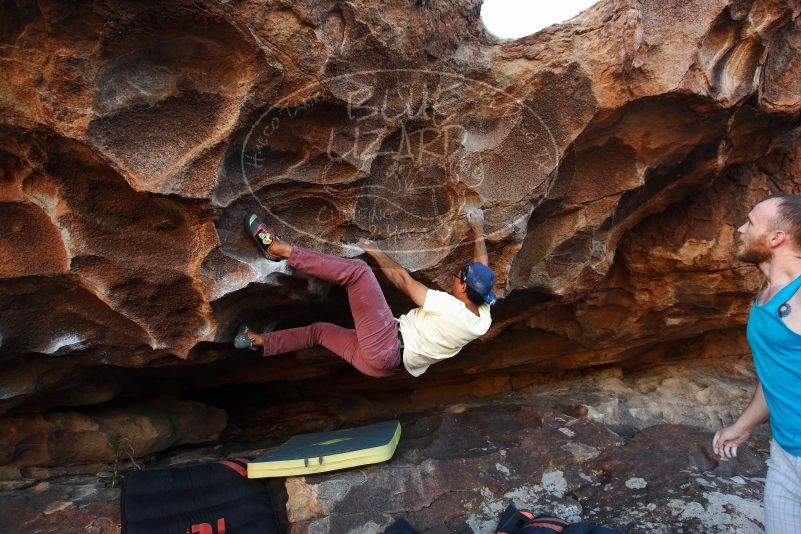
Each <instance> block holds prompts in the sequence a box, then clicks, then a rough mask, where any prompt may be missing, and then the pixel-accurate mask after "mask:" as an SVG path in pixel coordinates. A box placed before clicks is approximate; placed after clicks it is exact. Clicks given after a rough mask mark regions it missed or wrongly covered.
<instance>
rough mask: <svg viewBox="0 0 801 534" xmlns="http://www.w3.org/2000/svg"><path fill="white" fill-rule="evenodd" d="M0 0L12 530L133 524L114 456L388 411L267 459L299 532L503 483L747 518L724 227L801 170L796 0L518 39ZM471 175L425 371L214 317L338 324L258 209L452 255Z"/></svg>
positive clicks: (472, 31)
mask: <svg viewBox="0 0 801 534" xmlns="http://www.w3.org/2000/svg"><path fill="white" fill-rule="evenodd" d="M0 6H1V7H0V10H1V11H2V17H1V19H2V24H0V45H1V48H0V50H2V56H0V57H2V65H3V72H4V76H2V77H0V97H1V98H0V223H2V226H3V228H5V229H6V231H5V232H3V233H2V234H1V235H0V362H2V366H0V420H2V425H3V428H4V429H5V430H4V432H3V433H2V436H0V489H2V492H0V517H2V518H3V519H0V526H2V530H3V531H4V532H51V531H54V529H57V528H59V526H60V525H62V526H63V525H65V524H72V525H78V526H80V527H81V528H82V529H83V530H86V531H87V532H103V533H105V532H118V531H119V529H120V518H119V510H118V499H119V487H118V484H117V482H118V475H119V472H120V471H121V470H124V469H129V468H136V467H137V466H142V465H144V466H158V465H167V464H174V463H181V462H185V461H189V460H210V459H219V458H224V457H227V456H230V455H232V454H245V455H253V454H256V453H258V452H259V451H264V450H267V449H269V448H270V447H272V446H274V445H276V444H278V443H280V442H281V441H282V440H284V439H286V438H287V437H289V436H291V435H294V434H297V433H300V432H305V431H315V430H326V429H334V428H340V427H343V426H347V425H352V424H358V423H365V422H371V421H375V420H378V419H383V418H389V417H398V418H400V419H401V421H402V423H403V425H404V438H403V440H402V442H401V445H400V447H399V450H398V453H397V454H396V457H395V458H394V459H393V460H392V461H391V462H389V463H387V464H382V465H380V466H375V467H371V468H366V469H361V470H356V471H353V472H343V473H339V474H336V473H335V474H331V475H320V476H318V477H306V478H304V477H297V478H290V479H287V480H286V481H280V482H278V483H276V491H277V492H278V494H280V495H281V497H280V498H281V501H282V506H281V508H282V510H285V511H286V518H285V520H286V522H287V525H288V527H289V528H290V529H291V531H292V532H336V533H340V532H351V531H353V532H356V531H358V532H380V531H381V530H382V529H383V528H384V527H385V526H386V525H388V524H389V522H390V521H391V519H392V518H393V517H395V516H397V515H404V516H407V517H409V518H410V520H413V524H415V525H416V526H418V528H420V529H422V530H423V531H425V532H462V531H464V532H489V531H490V530H491V528H492V526H493V525H491V523H492V521H493V520H494V519H495V518H497V515H498V513H499V512H500V511H502V509H503V507H504V506H505V504H508V503H509V502H515V503H517V504H519V505H523V506H528V507H529V508H532V507H534V506H539V507H541V508H542V511H546V510H550V511H556V512H558V513H561V514H563V515H564V516H566V517H584V518H588V519H594V520H597V521H599V522H604V523H606V524H608V525H609V526H615V527H618V528H622V529H624V530H626V531H627V532H681V531H683V532H698V531H705V532H757V531H759V528H761V521H762V519H761V515H760V514H761V509H760V498H761V490H762V484H763V482H764V480H763V478H764V472H765V466H764V458H765V456H766V453H767V439H768V435H769V434H768V430H767V429H762V430H761V431H760V433H758V434H757V435H756V436H755V437H754V438H753V441H752V443H751V447H750V449H747V451H746V452H745V453H744V455H743V457H742V458H741V459H740V460H738V461H737V462H722V461H719V460H717V459H715V458H714V457H713V456H712V454H711V450H710V448H709V447H708V442H709V440H710V439H711V435H712V431H713V430H714V429H715V428H717V427H719V426H720V425H722V424H725V423H728V422H730V421H732V420H733V419H734V418H735V417H736V416H737V415H738V414H739V410H740V409H741V408H742V407H743V406H744V405H745V404H746V403H747V401H748V398H749V391H750V388H751V387H752V383H753V376H752V373H753V371H752V367H751V365H750V355H749V351H748V347H747V344H746V342H745V337H744V325H745V322H746V319H747V313H748V307H749V305H750V302H751V299H752V297H753V294H754V293H755V291H756V290H757V288H758V286H759V284H760V276H759V273H758V272H757V271H756V270H755V269H754V268H753V267H751V266H748V265H745V264H742V263H740V262H738V261H737V260H735V258H734V251H735V248H736V228H737V227H738V226H739V225H740V224H741V222H742V220H743V219H744V218H745V215H746V214H747V212H748V211H749V210H750V208H751V207H752V206H753V205H754V204H755V203H756V202H757V201H759V200H761V199H762V198H764V197H765V196H767V195H769V194H771V193H775V192H788V193H799V192H801V185H800V184H801V182H800V181H799V178H798V177H799V176H800V175H801V172H800V171H801V157H799V156H801V152H799V150H800V149H799V143H798V138H799V135H801V129H800V128H799V127H800V126H801V119H800V117H799V110H801V89H800V88H801V84H800V83H799V81H801V68H799V65H801V63H800V62H799V49H800V48H801V29H800V28H799V24H801V22H799V18H798V16H799V10H800V9H801V8H799V6H798V4H797V3H795V2H791V1H789V0H737V1H728V0H721V1H720V2H714V3H713V2H707V1H701V0H698V1H678V0H663V1H654V0H615V1H613V0H602V1H601V2H599V3H597V4H596V5H595V6H593V7H592V8H590V9H588V10H587V11H585V12H583V13H582V14H581V15H580V16H578V17H576V18H575V19H572V20H570V21H568V22H566V23H563V24H559V25H554V26H551V27H549V28H547V29H545V30H542V31H541V32H538V33H537V34H534V35H531V36H528V37H525V38H521V39H516V40H498V39H496V38H495V37H493V36H492V35H490V34H489V33H487V31H486V29H485V28H484V27H483V25H482V23H481V21H480V17H479V12H480V6H481V2H480V0H443V1H441V2H419V1H418V2H414V1H411V0H410V1H408V2H401V3H397V2H378V3H376V2H365V1H361V0H352V1H348V2H336V3H332V2H320V1H312V0H309V1H303V2H282V1H272V0H270V1H267V2H263V3H261V4H254V3H249V2H223V3H218V2H184V1H182V0H171V1H169V2H158V3H138V2H127V1H122V0H109V1H105V2H78V3H74V4H65V3H62V2H55V1H47V0H44V1H38V2H33V1H28V0H20V1H17V2H2V3H0ZM466 206H478V207H481V208H482V209H483V210H484V212H485V216H486V233H487V248H488V252H489V257H490V263H491V265H492V267H493V269H494V270H495V273H496V275H497V282H496V293H497V294H498V295H499V297H500V299H499V302H498V303H497V304H496V305H495V306H494V307H493V310H492V317H493V324H492V327H491V329H490V331H489V332H488V333H487V334H486V335H485V336H483V337H482V338H481V339H480V340H477V341H475V342H473V343H471V344H470V345H469V346H467V347H466V348H465V349H464V350H463V351H462V352H461V353H460V354H459V355H458V356H457V357H455V358H453V359H451V360H449V361H446V362H443V363H441V364H438V365H437V366H434V367H432V368H431V369H430V370H429V371H428V372H427V373H425V375H423V377H422V378H420V379H413V378H412V377H410V376H404V375H401V374H399V375H398V376H393V377H391V378H387V379H381V380H376V379H372V378H368V377H364V376H361V375H359V374H358V372H356V371H355V370H354V369H352V368H351V367H349V366H348V365H347V364H346V363H345V362H343V361H341V360H339V359H338V358H336V357H335V356H333V355H332V354H331V353H329V352H327V351H326V350H324V349H322V348H316V349H310V350H307V351H301V352H299V353H296V354H290V355H282V356H277V357H273V358H270V359H264V358H260V357H259V356H258V355H257V354H256V353H252V352H250V351H236V350H235V349H234V348H233V347H232V346H231V339H232V338H233V335H234V333H235V331H236V329H237V328H238V326H239V325H240V324H241V323H242V322H243V321H251V322H252V326H253V327H255V328H258V327H260V326H262V325H264V324H266V323H268V322H270V321H274V320H277V321H278V323H279V327H280V328H288V327H293V326H301V325H305V324H309V323H311V322H315V321H325V322H332V323H335V324H339V325H342V326H352V321H351V319H350V314H349V310H348V304H347V297H346V294H345V292H344V290H342V288H340V287H335V286H334V287H332V286H331V285H330V284H327V283H324V282H321V281H319V280H315V279H313V278H311V277H308V276H305V275H303V274H302V273H293V272H292V268H291V267H289V266H288V265H287V264H286V262H284V261H282V262H271V261H268V260H266V259H264V258H262V257H260V256H259V254H258V250H257V248H256V247H255V246H254V245H253V243H252V241H251V240H250V238H249V237H248V236H247V235H245V234H244V232H243V231H242V216H243V214H244V213H245V212H246V211H247V210H255V211H257V212H258V213H260V214H261V215H263V216H265V217H268V218H270V220H271V221H272V222H274V223H275V226H276V229H277V231H278V233H279V235H281V236H282V237H283V238H285V239H287V240H289V241H291V242H293V243H297V244H298V245H300V246H305V247H309V248H313V249H315V250H320V251H323V252H327V253H332V254H338V255H345V256H348V257H356V256H357V255H358V251H356V250H355V249H354V248H353V247H352V246H351V245H352V244H353V243H355V242H356V241H357V240H358V239H359V238H360V237H371V238H373V239H375V240H376V241H377V242H378V243H379V245H380V246H381V247H382V248H383V249H385V250H387V251H389V253H390V254H391V255H392V256H393V257H394V258H395V259H397V261H399V263H401V264H402V265H403V266H404V267H406V268H407V269H408V270H409V271H410V272H411V273H412V274H413V276H414V277H415V278H416V279H418V280H420V281H421V282H423V283H424V284H426V285H427V286H428V287H432V288H435V289H442V290H447V289H448V288H449V287H450V284H451V276H452V274H453V273H454V272H455V271H456V270H458V268H459V266H461V265H462V264H463V263H465V262H466V261H467V260H469V259H470V258H471V254H472V242H471V240H470V238H469V233H468V227H467V224H466V221H465V218H464V209H465V207H466ZM372 265H373V266H374V267H375V265H374V264H372ZM379 281H380V283H381V285H382V287H383V288H384V289H385V294H386V296H387V301H388V303H389V305H390V307H391V308H392V310H393V312H394V313H395V315H396V316H398V315H400V314H401V313H405V312H407V311H408V310H409V309H410V308H411V307H412V303H411V302H410V301H409V300H408V299H407V298H406V297H405V296H404V295H402V294H400V293H399V292H398V291H397V290H395V289H394V288H393V287H391V286H390V284H389V283H388V282H387V280H386V279H385V278H383V277H381V275H379ZM514 421H520V423H521V425H520V426H521V430H520V434H519V435H518V436H517V437H515V436H510V435H509V434H510V433H512V434H513V432H511V431H510V429H513V428H515V424H514ZM666 441H668V442H670V443H673V444H674V445H675V447H674V448H672V449H671V448H664V443H665V442H666ZM653 450H660V451H662V453H661V456H660V457H659V458H654V456H653V454H651V451H653ZM676 465H685V466H686V468H685V469H683V470H682V469H679V470H676V469H675V466H676ZM498 466H500V467H498ZM401 473H403V474H401ZM110 481H114V483H113V484H112V483H111V482H110ZM332 488H334V489H332ZM387 488H392V491H389V490H388V489H387ZM335 490H336V491H335ZM674 490H675V492H674ZM386 491H389V493H386ZM620 508H624V509H625V510H626V513H616V512H619V511H620V510H619V509H620Z"/></svg>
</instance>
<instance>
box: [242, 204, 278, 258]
mask: <svg viewBox="0 0 801 534" xmlns="http://www.w3.org/2000/svg"><path fill="white" fill-rule="evenodd" d="M245 230H246V231H247V232H248V233H249V234H250V235H251V236H253V239H255V240H256V244H257V245H259V250H261V252H262V254H264V255H265V256H267V258H269V259H271V260H280V259H281V258H280V257H277V256H273V255H272V254H270V245H272V244H273V243H274V242H275V241H277V240H280V239H281V238H280V237H278V236H277V235H276V234H275V231H274V230H273V229H272V228H268V227H267V226H266V225H265V224H264V221H262V220H261V219H260V218H259V216H258V215H256V214H255V213H251V212H249V211H248V212H246V213H245Z"/></svg>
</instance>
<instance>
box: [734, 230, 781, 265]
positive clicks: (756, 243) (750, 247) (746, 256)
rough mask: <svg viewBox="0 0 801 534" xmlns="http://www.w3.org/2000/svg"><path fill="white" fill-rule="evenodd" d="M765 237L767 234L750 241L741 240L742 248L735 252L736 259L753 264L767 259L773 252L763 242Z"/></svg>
mask: <svg viewBox="0 0 801 534" xmlns="http://www.w3.org/2000/svg"><path fill="white" fill-rule="evenodd" d="M766 237H767V234H765V235H761V236H759V237H758V238H757V239H754V240H753V242H751V243H747V242H745V241H741V243H742V250H740V251H738V252H737V259H738V260H740V261H743V262H745V263H753V264H755V265H758V264H760V263H765V262H766V261H768V260H769V259H770V258H771V257H772V256H773V253H772V252H771V250H770V248H769V247H768V246H767V245H766V244H765V238H766Z"/></svg>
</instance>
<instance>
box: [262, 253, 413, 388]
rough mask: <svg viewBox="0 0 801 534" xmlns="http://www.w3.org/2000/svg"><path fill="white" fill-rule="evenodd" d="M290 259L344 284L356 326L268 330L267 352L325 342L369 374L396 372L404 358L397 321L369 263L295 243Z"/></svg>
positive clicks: (319, 325) (264, 339)
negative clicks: (309, 248)
mask: <svg viewBox="0 0 801 534" xmlns="http://www.w3.org/2000/svg"><path fill="white" fill-rule="evenodd" d="M287 261H288V263H289V265H291V266H292V267H295V268H296V269H300V270H301V271H303V272H305V273H308V274H310V275H312V276H316V277H317V278H321V279H323V280H327V281H329V282H334V283H336V284H339V285H341V286H344V287H345V289H346V290H347V291H348V300H349V301H350V310H351V314H352V315H353V321H354V323H355V326H356V328H355V329H349V328H343V327H341V326H337V325H335V324H330V323H313V324H311V325H309V326H302V327H300V328H289V329H287V330H278V331H276V332H270V333H267V334H264V335H263V336H262V342H263V343H264V355H265V356H273V355H275V354H283V353H285V352H292V351H295V350H299V349H307V348H311V347H314V346H316V345H322V346H323V347H325V348H327V349H328V350H330V351H332V352H334V353H336V354H337V355H338V356H340V357H341V358H342V359H344V360H345V361H347V362H348V363H350V364H351V365H353V366H354V367H355V368H356V369H358V370H359V371H361V372H362V373H364V374H366V375H369V376H374V377H382V376H389V375H391V374H393V373H394V370H393V368H395V367H396V366H397V365H398V364H399V363H400V359H401V352H400V340H399V339H398V323H397V321H396V320H395V317H394V316H393V315H392V310H390V309H389V306H388V305H387V301H386V299H385V298H384V293H383V292H382V291H381V287H380V286H379V285H378V280H376V278H375V275H374V274H373V271H372V269H370V267H369V266H368V265H367V263H365V262H364V261H363V260H352V259H346V258H339V257H337V256H330V255H328V254H322V253H320V252H314V251H311V250H307V249H303V248H300V247H292V253H291V254H290V255H289V258H288V260H287Z"/></svg>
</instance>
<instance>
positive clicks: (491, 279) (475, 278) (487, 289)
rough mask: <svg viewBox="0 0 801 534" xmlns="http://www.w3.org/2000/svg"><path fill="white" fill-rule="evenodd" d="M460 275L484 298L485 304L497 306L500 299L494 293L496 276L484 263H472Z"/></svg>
mask: <svg viewBox="0 0 801 534" xmlns="http://www.w3.org/2000/svg"><path fill="white" fill-rule="evenodd" d="M460 274H461V279H462V281H463V282H465V283H466V284H467V285H468V286H470V288H472V289H473V291H475V292H476V293H478V294H479V295H481V296H482V297H484V302H486V303H487V304H489V305H490V306H492V305H493V304H495V302H496V301H497V300H498V298H497V297H496V296H495V293H493V292H492V286H494V285H495V274H494V273H493V272H492V269H490V268H489V267H487V266H486V265H484V264H483V263H479V262H477V261H471V262H470V263H468V264H467V265H465V266H464V267H463V268H462V271H461V273H460Z"/></svg>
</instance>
